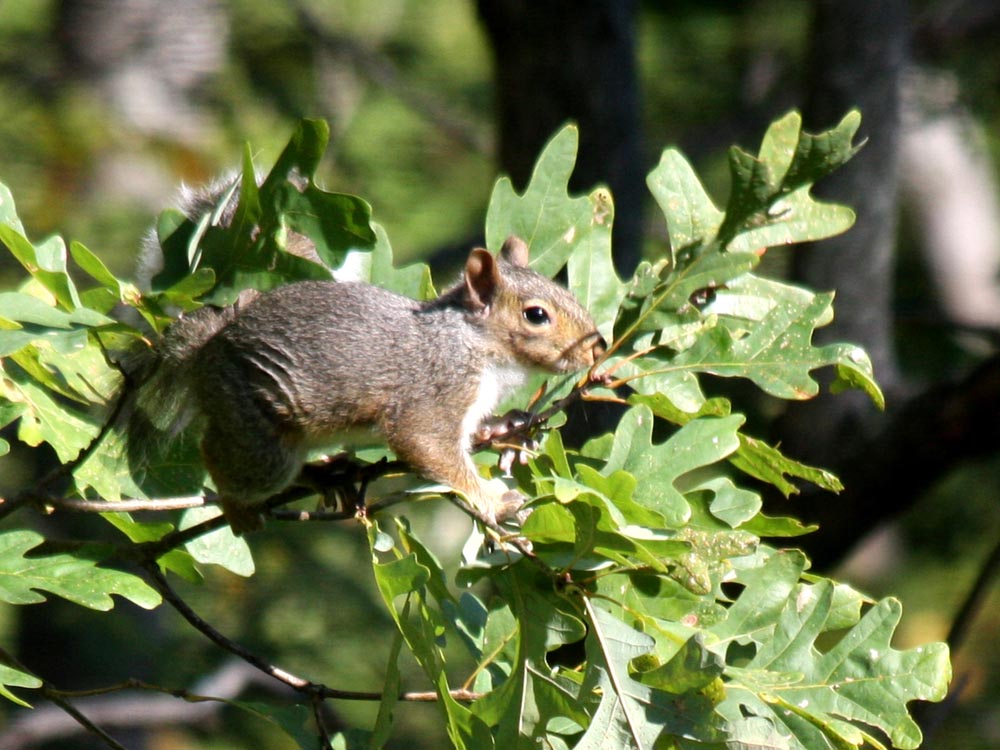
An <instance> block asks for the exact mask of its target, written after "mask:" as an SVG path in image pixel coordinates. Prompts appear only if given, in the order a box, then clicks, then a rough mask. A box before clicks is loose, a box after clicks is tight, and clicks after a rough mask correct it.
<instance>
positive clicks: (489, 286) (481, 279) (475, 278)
mask: <svg viewBox="0 0 1000 750" xmlns="http://www.w3.org/2000/svg"><path fill="white" fill-rule="evenodd" d="M499 285H500V271H499V269H498V268H497V261H496V258H494V257H493V256H492V255H490V252H489V251H488V250H483V248H481V247H477V248H476V249H475V250H473V251H472V252H471V253H469V258H468V260H466V261H465V292H466V296H467V298H468V300H469V305H470V306H471V307H473V308H475V309H476V310H482V309H484V308H486V307H489V306H490V304H492V302H493V297H494V296H495V295H496V290H497V287H498V286H499Z"/></svg>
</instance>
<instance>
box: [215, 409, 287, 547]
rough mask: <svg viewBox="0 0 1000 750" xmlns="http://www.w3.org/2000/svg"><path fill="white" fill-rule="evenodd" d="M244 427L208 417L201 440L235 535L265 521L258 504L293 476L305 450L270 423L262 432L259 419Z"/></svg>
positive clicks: (224, 510)
mask: <svg viewBox="0 0 1000 750" xmlns="http://www.w3.org/2000/svg"><path fill="white" fill-rule="evenodd" d="M242 427H244V428H246V429H241V430H239V431H236V430H233V426H232V425H231V424H230V425H226V426H223V427H222V428H221V429H220V428H219V427H218V426H217V425H216V424H214V423H210V424H209V425H208V426H207V428H206V429H205V433H204V436H203V437H202V442H201V452H202V457H203V460H204V462H205V468H206V469H208V473H209V474H210V475H211V477H212V481H213V482H215V486H216V489H217V490H218V491H219V497H220V504H221V506H222V512H223V514H224V515H225V516H226V520H227V521H228V522H229V525H230V526H231V527H232V529H233V531H234V532H235V533H236V534H237V535H240V534H243V533H245V532H249V531H258V530H260V529H261V528H262V527H263V525H264V517H263V514H262V504H263V503H264V502H265V501H266V500H267V499H268V498H270V497H273V496H274V495H276V494H278V493H279V492H281V491H282V490H284V489H286V488H287V487H288V486H289V485H291V484H292V483H293V482H294V481H295V478H296V477H297V476H298V475H299V472H300V471H301V470H302V464H303V455H304V451H303V449H302V448H301V441H298V440H294V439H291V440H290V439H289V438H288V436H285V435H282V434H279V433H278V431H277V430H275V429H274V428H271V429H269V430H267V434H263V433H262V432H261V431H259V430H257V429H256V428H257V427H260V425H255V426H254V428H251V427H250V426H249V425H242ZM242 436H247V437H246V439H241V438H242Z"/></svg>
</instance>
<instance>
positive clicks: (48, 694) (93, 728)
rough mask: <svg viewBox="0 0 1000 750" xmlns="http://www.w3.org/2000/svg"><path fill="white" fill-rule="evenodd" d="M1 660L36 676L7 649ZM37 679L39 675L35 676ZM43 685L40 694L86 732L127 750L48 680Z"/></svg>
mask: <svg viewBox="0 0 1000 750" xmlns="http://www.w3.org/2000/svg"><path fill="white" fill-rule="evenodd" d="M0 660H2V661H4V662H6V663H7V664H9V665H10V666H12V667H14V668H16V669H18V670H20V671H21V672H24V673H26V674H34V673H33V672H32V671H31V670H30V669H28V668H27V667H26V666H25V665H24V664H22V663H21V661H20V660H19V659H18V658H17V657H15V656H14V655H13V654H11V653H9V652H8V651H6V650H5V649H0ZM35 676H36V677H37V675H35ZM41 682H42V685H41V687H40V688H38V690H39V692H41V694H42V695H43V696H45V698H46V699H47V700H48V701H49V702H51V703H53V704H54V705H56V706H58V707H59V708H61V709H62V710H63V711H64V712H65V713H66V714H67V715H69V716H70V717H71V718H72V719H73V720H74V721H75V722H76V723H77V724H79V725H80V726H81V727H83V728H84V729H85V730H86V731H88V732H90V733H91V734H93V735H94V736H96V737H99V738H100V739H101V741H102V742H104V744H106V745H107V746H108V747H110V748H112V749H113V750H126V748H125V746H124V745H122V744H121V743H119V742H118V741H117V740H116V739H115V738H114V737H112V736H111V735H110V734H108V733H107V732H105V731H104V730H103V729H101V728H100V727H99V726H97V725H96V724H95V723H94V722H92V721H91V720H90V719H88V718H87V717H86V715H85V714H84V713H83V712H82V711H80V709H78V708H77V707H76V706H74V705H73V704H72V703H70V702H69V701H68V700H67V699H66V697H65V695H64V694H63V693H62V691H60V690H57V689H56V688H54V687H53V686H52V685H51V684H50V683H49V682H48V681H47V680H42V681H41Z"/></svg>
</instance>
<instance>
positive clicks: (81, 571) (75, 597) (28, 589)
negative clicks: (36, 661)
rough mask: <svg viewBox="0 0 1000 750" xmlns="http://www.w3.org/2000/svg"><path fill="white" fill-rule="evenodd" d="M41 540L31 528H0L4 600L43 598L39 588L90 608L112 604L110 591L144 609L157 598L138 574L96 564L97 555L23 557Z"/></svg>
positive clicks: (104, 608)
mask: <svg viewBox="0 0 1000 750" xmlns="http://www.w3.org/2000/svg"><path fill="white" fill-rule="evenodd" d="M43 541H45V539H44V537H42V535H41V534H37V533H35V532H34V531H8V532H3V533H0V600H2V601H5V602H7V603H9V604H35V603H37V602H43V601H45V596H43V595H42V594H41V593H40V592H42V591H48V592H50V593H53V594H56V595H58V596H61V597H62V598H64V599H68V600H69V601H71V602H74V603H75V604H79V605H81V606H84V607H88V608H90V609H97V610H102V611H107V610H109V609H111V608H112V607H114V599H112V597H111V595H112V594H117V595H118V596H122V597H124V598H126V599H128V600H130V601H132V602H133V603H135V604H138V605H139V606H140V607H143V608H144V609H153V608H155V607H157V606H158V605H159V604H160V595H159V594H158V593H156V591H154V590H153V589H152V588H150V587H149V586H148V585H147V584H146V583H145V582H144V581H143V580H142V579H141V578H138V577H137V576H134V575H132V574H130V573H124V572H122V571H118V570H111V569H108V568H101V567H97V563H98V562H99V560H95V559H91V558H88V557H84V556H78V555H76V554H71V553H60V554H54V555H40V556H37V557H25V555H26V553H28V552H29V551H31V550H32V549H34V548H35V547H37V546H38V545H39V544H41V543H42V542H43Z"/></svg>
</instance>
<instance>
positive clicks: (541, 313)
mask: <svg viewBox="0 0 1000 750" xmlns="http://www.w3.org/2000/svg"><path fill="white" fill-rule="evenodd" d="M521 315H523V316H524V319H525V320H526V321H528V322H529V323H530V324H531V325H533V326H543V325H547V324H548V323H549V322H551V321H550V318H549V313H548V311H547V310H546V309H545V308H544V307H539V306H538V305H531V306H530V307H526V308H524V310H523V311H522V312H521Z"/></svg>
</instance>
